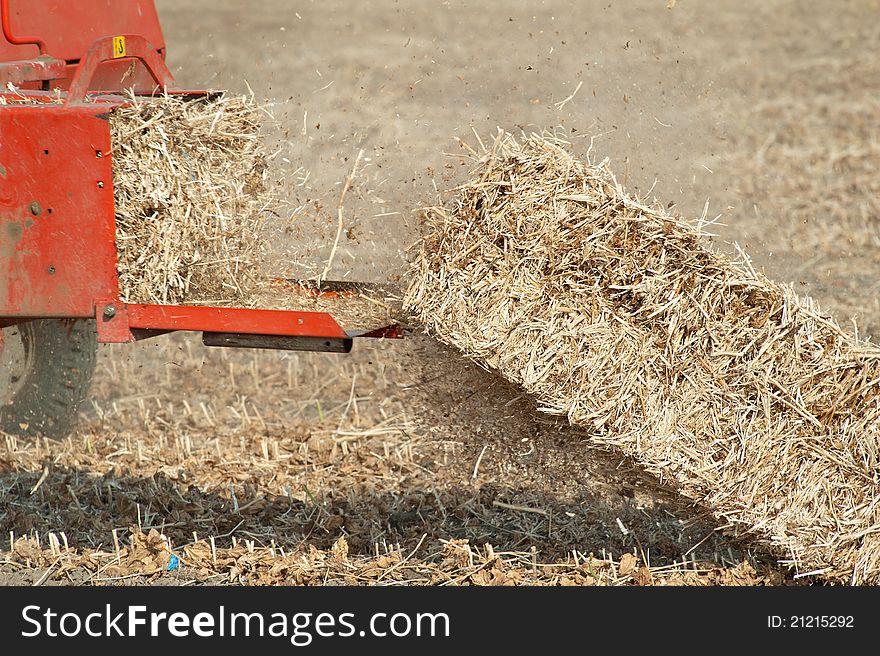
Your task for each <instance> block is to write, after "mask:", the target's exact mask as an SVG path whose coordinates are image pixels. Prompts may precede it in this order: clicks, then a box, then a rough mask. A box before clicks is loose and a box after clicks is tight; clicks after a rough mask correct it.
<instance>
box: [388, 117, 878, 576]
mask: <svg viewBox="0 0 880 656" xmlns="http://www.w3.org/2000/svg"><path fill="white" fill-rule="evenodd" d="M566 146H567V144H565V143H564V142H562V141H560V140H557V139H555V138H553V137H551V136H535V135H533V136H531V137H528V138H525V139H524V140H523V141H522V142H521V143H520V142H518V141H517V140H515V139H514V138H513V137H512V136H510V135H507V134H499V136H498V137H497V138H496V140H495V141H494V144H492V145H491V147H490V148H489V149H484V152H482V153H481V154H477V153H475V156H476V157H477V158H478V163H477V165H476V167H475V169H474V170H473V173H472V176H471V178H470V180H469V182H467V184H465V185H463V186H462V187H460V188H458V189H457V190H456V193H455V195H454V198H452V199H451V200H450V201H449V202H447V203H446V204H445V205H443V206H441V207H434V208H431V209H429V210H427V212H426V224H427V225H426V236H425V237H424V239H423V241H422V243H421V246H420V248H419V249H418V251H417V253H416V256H415V260H414V264H413V282H412V284H411V286H410V288H409V289H408V292H407V295H406V299H405V305H406V306H407V307H408V308H410V309H411V310H412V311H414V313H415V314H417V316H418V318H419V319H420V320H421V321H422V322H423V323H424V324H425V325H426V326H427V328H428V330H429V331H430V332H431V333H433V334H434V335H436V336H437V337H439V338H440V339H441V340H442V341H444V342H446V343H449V344H451V345H453V346H456V347H458V348H459V349H461V350H462V351H463V352H464V353H465V354H467V355H468V356H470V357H471V358H473V359H474V360H476V361H478V362H480V363H483V364H484V365H487V366H489V367H491V368H494V369H495V370H497V371H498V372H499V373H500V374H501V375H503V376H504V377H506V378H507V379H509V380H510V381H513V382H514V383H517V384H519V385H520V386H522V387H523V388H524V389H525V390H527V391H528V392H530V393H532V394H533V395H534V396H535V397H536V399H537V401H538V404H539V406H540V407H541V409H542V410H543V411H545V412H548V413H551V414H556V415H564V416H566V417H567V418H568V419H569V421H570V422H571V423H572V424H576V425H579V426H582V427H585V428H587V429H590V430H591V431H592V432H593V434H594V440H595V442H597V443H599V444H602V445H606V446H610V447H614V448H616V449H618V450H619V451H621V452H623V453H625V454H627V455H629V456H632V457H633V458H634V459H635V460H636V461H637V462H639V463H640V464H641V465H642V466H644V467H645V468H646V469H647V470H649V471H651V472H653V473H655V474H657V475H659V476H660V477H661V479H665V480H670V481H672V482H674V483H675V484H676V486H677V487H678V488H679V490H680V491H681V492H682V493H683V494H685V495H687V496H689V497H691V498H693V499H696V500H699V501H701V502H702V503H704V504H705V505H706V506H707V507H709V508H710V509H712V511H713V512H714V513H715V514H716V515H717V516H718V517H719V518H721V519H722V520H723V521H725V522H730V523H731V524H733V525H735V526H738V527H740V528H744V529H745V530H746V531H748V532H751V533H752V534H753V535H754V536H755V537H756V538H758V539H759V540H761V541H763V542H764V543H766V544H769V545H770V546H771V548H773V549H775V550H776V552H777V554H779V556H780V557H781V558H782V559H783V562H786V563H787V564H789V565H791V566H793V567H794V568H795V569H796V571H797V572H798V573H799V574H800V575H808V574H810V575H816V576H820V577H823V578H825V579H826V580H833V581H838V580H843V581H847V582H855V583H868V582H870V583H877V582H880V485H878V471H880V448H878V443H880V439H878V438H880V399H878V384H880V349H878V348H877V347H876V346H874V345H871V344H869V343H866V342H864V341H861V340H859V339H858V338H857V337H854V336H852V335H850V334H849V333H847V332H845V331H843V330H842V329H841V328H840V327H839V326H838V324H837V323H836V322H835V321H834V320H833V319H832V318H830V317H828V316H825V315H823V314H822V313H821V312H820V311H819V309H818V308H817V307H816V305H815V303H814V302H812V301H811V300H810V299H808V298H799V297H798V296H797V295H796V294H795V293H794V292H793V291H792V290H791V289H790V288H789V287H787V286H785V285H780V284H777V283H774V282H772V281H770V280H768V279H767V278H765V277H764V276H763V275H761V274H760V273H758V272H756V271H755V270H754V269H753V268H752V267H751V265H750V264H749V262H748V259H747V258H746V257H745V256H743V257H742V258H740V260H738V261H734V260H731V259H730V258H728V257H725V256H724V255H722V254H719V253H717V252H716V251H715V250H713V249H712V248H711V246H710V245H709V244H708V243H707V241H705V239H704V235H703V234H702V233H701V230H700V227H699V226H695V225H691V224H690V223H688V222H686V221H684V220H683V219H681V218H680V217H678V216H674V215H671V214H669V213H667V212H666V211H664V210H663V209H660V208H658V207H650V206H648V205H646V204H645V203H644V202H641V201H640V200H639V199H637V198H634V197H633V196H631V195H628V194H627V193H626V192H625V191H624V190H623V189H622V187H621V186H620V185H619V184H618V183H617V181H616V180H615V178H614V176H613V174H612V173H611V171H610V170H609V168H608V164H607V160H606V161H603V162H601V163H599V164H593V163H591V162H590V161H581V160H579V159H576V158H575V157H573V156H572V155H571V154H570V153H569V152H568V150H567V148H566Z"/></svg>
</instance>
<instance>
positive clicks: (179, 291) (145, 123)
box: [111, 95, 277, 304]
mask: <svg viewBox="0 0 880 656" xmlns="http://www.w3.org/2000/svg"><path fill="white" fill-rule="evenodd" d="M264 116H266V114H264V112H263V110H262V108H261V107H260V106H259V105H258V104H257V103H256V102H255V101H254V99H253V98H252V97H248V96H225V95H223V96H218V97H210V98H206V99H200V100H195V101H187V100H183V99H181V98H178V97H175V96H171V95H163V96H159V97H156V98H154V99H152V100H150V101H145V102H136V103H132V104H131V105H128V106H124V107H120V108H118V109H116V110H114V112H113V114H112V117H111V133H112V139H113V153H112V155H113V184H114V198H115V201H116V241H117V250H118V253H119V285H120V290H121V294H122V299H123V300H124V301H126V302H129V303H163V304H173V303H182V302H186V303H199V304H224V303H233V302H236V301H242V300H246V299H247V298H248V294H249V293H248V288H249V286H250V285H252V284H253V283H254V280H255V279H256V277H255V274H254V264H255V263H256V262H258V260H259V258H260V255H261V253H262V250H263V247H262V243H261V239H260V236H259V235H260V227H261V225H262V224H263V221H264V219H265V217H266V216H267V215H268V214H270V213H271V212H272V211H273V210H274V209H275V206H276V203H277V199H275V198H274V197H273V194H272V193H271V192H270V189H269V187H270V185H269V180H268V177H269V176H268V171H267V154H266V149H265V144H264V142H263V140H262V138H261V135H260V127H261V123H262V120H263V118H264Z"/></svg>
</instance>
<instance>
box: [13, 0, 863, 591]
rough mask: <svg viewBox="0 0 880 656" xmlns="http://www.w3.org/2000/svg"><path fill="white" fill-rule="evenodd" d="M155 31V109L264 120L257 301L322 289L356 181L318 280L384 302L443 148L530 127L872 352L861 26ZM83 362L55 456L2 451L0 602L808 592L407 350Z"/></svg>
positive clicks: (483, 381)
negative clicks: (432, 587) (436, 587)
mask: <svg viewBox="0 0 880 656" xmlns="http://www.w3.org/2000/svg"><path fill="white" fill-rule="evenodd" d="M157 5H158V8H159V12H160V15H161V18H162V20H163V24H164V27H165V31H166V38H167V42H168V53H169V55H168V60H169V63H170V65H171V69H172V71H173V72H174V74H175V75H176V76H177V79H178V81H179V82H180V83H181V85H183V86H185V87H192V88H203V87H213V88H229V89H231V90H234V91H237V92H244V91H247V89H248V85H249V87H250V88H251V89H253V91H254V93H255V94H257V95H258V96H265V97H269V98H272V99H274V100H275V101H276V102H275V104H274V106H273V108H272V110H271V111H272V112H273V114H274V115H275V117H276V119H277V127H276V128H275V130H274V132H273V133H272V135H271V137H272V138H273V139H275V140H280V146H283V148H284V152H283V154H282V155H281V156H280V157H279V159H278V162H279V166H280V165H281V163H282V162H283V160H282V159H281V157H284V158H286V159H287V160H288V162H289V164H288V163H285V166H288V167H289V170H288V171H287V172H286V176H287V183H288V184H287V186H286V187H285V189H286V193H288V195H289V198H290V213H289V214H288V215H286V216H282V217H277V221H276V222H275V223H273V225H272V226H271V228H270V232H271V236H272V243H273V250H272V252H271V253H270V254H269V256H268V257H267V264H266V273H267V274H268V275H273V276H274V275H278V276H286V277H302V276H304V275H309V274H314V273H315V272H319V271H321V270H322V268H323V267H324V265H325V263H326V261H327V259H328V256H329V254H330V250H331V247H332V243H333V239H334V236H335V234H336V230H337V202H338V198H339V195H340V191H341V189H342V185H343V183H344V180H345V179H346V177H347V176H349V175H350V174H351V172H352V169H353V166H354V162H355V160H356V159H357V158H358V154H359V152H360V151H363V153H362V156H361V161H360V162H359V170H358V172H357V175H356V176H355V180H354V186H353V188H352V190H351V192H350V193H349V195H348V197H347V199H346V204H345V213H344V219H345V225H344V228H345V230H344V233H343V236H342V238H341V240H340V244H339V248H338V253H337V254H336V256H335V258H334V261H333V267H332V268H331V271H330V277H331V278H342V279H349V280H356V279H364V280H370V281H373V282H388V281H389V280H390V281H391V282H393V283H400V282H405V279H401V276H402V274H403V272H404V271H405V260H404V251H405V249H406V248H407V246H408V245H409V244H410V243H411V242H412V241H413V240H414V239H416V236H417V232H418V212H417V210H418V208H419V207H421V206H423V205H424V204H427V203H430V202H432V201H433V199H434V198H435V197H436V193H435V187H434V185H435V184H436V185H437V187H438V188H439V187H444V186H451V185H454V184H455V181H456V180H457V179H460V177H461V175H462V167H461V159H460V156H458V155H459V154H460V153H461V146H460V145H459V143H458V142H457V141H456V138H461V139H464V140H466V141H468V142H469V143H474V142H475V141H476V139H477V136H476V135H479V136H481V137H483V138H485V137H486V136H488V135H490V134H492V133H493V132H494V131H495V129H496V127H501V128H504V129H508V130H514V131H515V130H519V129H523V130H526V131H531V130H541V129H544V128H552V127H558V128H559V129H560V130H564V131H565V132H566V134H568V135H569V138H570V139H571V140H572V142H573V144H574V148H575V150H576V151H577V152H579V153H582V154H584V153H586V152H587V151H588V149H590V148H592V153H593V156H598V157H600V158H601V157H605V156H608V157H610V158H611V159H612V162H613V163H612V167H613V168H614V169H615V171H617V172H618V174H619V177H620V179H621V180H623V181H625V183H626V184H627V185H628V186H630V187H633V188H637V189H639V190H641V191H642V192H645V193H647V192H649V191H650V194H651V195H652V196H655V197H657V198H658V199H662V202H663V203H664V204H666V203H667V202H670V203H675V204H676V205H677V208H678V210H679V211H680V212H682V213H683V214H684V215H686V216H700V215H702V214H703V213H704V211H705V212H706V216H707V218H708V219H712V218H714V217H716V216H718V215H720V218H719V219H718V222H717V223H718V225H717V233H718V235H719V237H718V239H717V244H718V246H719V248H722V249H731V248H732V246H730V244H729V242H732V241H737V242H739V243H740V244H741V245H742V246H743V248H744V249H745V250H746V251H747V252H749V253H750V254H751V255H752V257H753V260H754V262H755V264H756V265H758V266H759V267H762V268H763V269H764V270H765V272H766V273H767V274H768V275H769V276H771V277H773V278H775V279H777V280H781V281H784V282H793V283H794V284H795V285H796V287H797V289H798V290H799V291H801V292H803V293H807V294H811V295H813V296H815V297H816V298H817V299H818V300H819V301H820V303H821V304H822V305H823V306H824V307H825V308H826V309H828V310H830V311H832V312H834V313H835V314H837V316H838V317H839V318H840V319H841V321H842V322H846V321H849V320H850V319H853V320H854V321H855V322H856V323H855V325H857V329H858V330H859V333H860V334H865V335H871V334H876V333H878V329H880V302H878V300H877V299H878V290H880V258H878V257H877V248H878V246H880V229H878V225H880V213H878V209H880V201H878V198H880V121H878V117H880V100H878V98H880V94H878V85H880V75H878V73H880V63H878V62H880V21H878V20H877V19H878V17H880V3H878V2H876V1H873V2H872V1H871V0H862V1H858V2H857V1H854V0H853V1H847V0H841V1H840V2H837V3H835V5H834V9H833V11H832V10H827V11H816V10H815V8H811V7H808V6H807V3H802V2H795V1H792V0H773V1H768V2H764V3H760V4H758V3H741V2H735V1H732V0H719V1H718V2H713V3H697V2H693V1H689V0H680V1H679V2H677V3H675V6H674V7H673V8H672V9H668V8H667V3H666V2H663V1H662V0H641V1H637V2H635V1H634V2H620V1H617V2H614V1H611V0H605V1H604V2H585V1H581V2H563V1H559V2H540V3H539V2H522V3H516V4H515V6H514V5H513V4H512V3H506V2H500V1H499V2H479V3H478V2H458V1H448V2H443V3H432V4H430V5H427V4H426V5H419V6H418V7H416V6H415V5H412V6H411V5H409V4H406V3H400V2H391V1H390V0H389V1H384V0H383V1H379V2H370V3H348V2H341V1H334V0H330V1H327V2H303V3H296V4H292V3H288V2H283V1H282V0H267V1H266V2H261V3H248V4H246V5H245V4H244V3H240V2H233V1H232V0H221V1H217V0H211V1H208V0H193V1H192V2H187V3H179V2H171V0H159V1H158V2H157ZM475 133H476V134H475ZM280 146H279V147H280ZM854 329H856V328H854ZM99 355H100V363H99V373H98V375H97V377H96V380H95V383H94V388H93V391H92V402H91V405H90V407H88V408H86V409H85V410H86V411H85V412H84V417H83V423H82V426H81V428H80V429H79V430H78V431H77V433H76V434H74V435H73V436H71V438H70V439H69V440H67V441H65V442H62V443H48V442H40V443H36V444H25V443H22V442H21V441H18V440H14V439H11V438H9V439H7V440H6V443H5V444H0V494H2V498H3V503H2V505H0V536H3V538H2V542H0V583H18V584H31V583H40V584H46V585H48V584H61V583H78V584H82V583H92V584H115V583H120V582H121V583H129V584H131V583H152V584H163V583H164V584H187V583H224V584H225V583H308V584H334V583H382V584H384V583H397V584H408V583H409V584H412V583H436V584H517V583H540V584H595V583H599V584H602V583H610V584H632V583H635V584H650V583H654V584H664V583H673V584H693V585H697V584H792V583H802V582H805V581H804V579H795V578H794V573H793V572H790V571H787V570H783V569H781V568H779V567H778V566H777V565H776V564H775V557H774V556H773V555H770V554H766V553H761V552H756V551H755V550H754V549H753V548H751V547H750V544H749V542H748V539H747V537H748V536H742V535H736V534H735V533H734V532H732V531H731V530H730V528H729V527H724V526H719V525H718V524H717V522H714V521H713V520H712V519H711V517H710V515H709V513H708V512H706V511H705V509H702V508H695V507H692V506H690V505H688V504H687V503H685V502H683V501H682V500H681V499H680V498H679V497H678V496H677V495H676V494H675V491H674V490H671V489H669V488H668V486H667V485H666V484H665V483H664V482H663V481H658V480H654V479H652V478H651V477H649V476H646V475H645V474H643V473H641V472H639V471H638V470H636V469H634V468H633V467H632V466H631V464H630V463H628V462H626V461H625V460H623V459H621V458H620V457H618V456H616V455H614V454H613V453H606V452H604V451H601V450H598V449H596V448H594V447H592V446H591V444H590V436H589V434H585V433H583V432H578V431H575V430H573V429H571V428H570V427H567V426H565V425H563V424H561V423H560V422H557V421H554V420H551V419H549V418H546V417H542V416H540V415H539V414H538V413H537V412H536V411H535V408H534V404H533V402H532V401H531V400H530V399H528V398H525V397H523V396H522V395H521V394H520V393H519V392H518V391H517V390H516V389H513V388H511V387H510V386H508V385H507V384H506V383H504V382H503V381H501V380H499V379H498V378H496V377H494V376H492V375H490V374H489V373H487V372H485V371H483V370H481V369H480V368H478V367H477V366H475V365H474V364H473V363H470V362H468V361H465V360H464V359H463V358H462V357H461V356H459V355H458V354H457V353H455V352H452V351H450V350H448V349H446V348H444V347H442V346H440V345H438V344H437V343H436V342H434V341H433V340H431V339H429V338H427V337H425V336H423V335H421V334H419V333H418V332H416V333H414V334H413V335H411V336H410V337H409V338H408V339H406V340H403V341H382V342H364V343H359V344H357V345H356V346H355V351H354V352H353V353H352V354H351V355H350V356H336V355H328V354H305V353H276V352H255V351H228V350H222V349H207V348H205V347H203V346H202V345H201V344H200V342H199V341H198V339H196V338H194V337H192V336H181V335H174V336H168V337H162V338H157V339H154V340H152V341H149V342H145V343H142V344H138V345H135V346H125V347H108V348H103V349H102V350H101V352H100V354H99ZM153 531H155V532H153ZM163 536H164V537H163ZM172 552H173V553H174V554H175V555H177V556H178V557H179V558H180V562H181V565H180V567H179V568H178V569H176V570H174V571H167V567H168V563H169V562H170V554H171V553H172Z"/></svg>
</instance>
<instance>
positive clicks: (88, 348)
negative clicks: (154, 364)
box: [0, 0, 400, 438]
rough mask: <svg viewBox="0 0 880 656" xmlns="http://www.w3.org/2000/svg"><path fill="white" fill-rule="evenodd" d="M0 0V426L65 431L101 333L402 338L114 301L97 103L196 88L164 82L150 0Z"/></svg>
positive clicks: (247, 342)
mask: <svg viewBox="0 0 880 656" xmlns="http://www.w3.org/2000/svg"><path fill="white" fill-rule="evenodd" d="M0 9H2V15H0V20H2V29H3V35H2V37H0V96H5V97H6V98H10V97H11V96H12V95H14V96H15V98H16V102H14V103H12V102H9V103H5V104H2V105H0V328H2V330H0V431H3V432H7V433H13V434H19V435H45V436H49V437H56V438H57V437H63V436H64V435H65V434H67V433H68V432H69V431H70V429H71V427H72V425H73V422H74V421H75V418H76V416H77V413H78V410H77V408H78V405H79V404H80V402H81V401H82V400H83V398H84V397H85V396H86V394H87V392H88V388H89V383H90V380H91V377H92V373H93V371H94V368H95V359H96V350H97V344H98V343H101V342H103V343H114V342H116V343H121V342H132V341H135V340H140V339H144V338H148V337H153V336H155V335H160V334H164V333H169V332H174V331H197V332H201V333H202V335H203V341H204V343H205V344H207V345H211V346H240V347H254V348H277V349H288V350H306V351H333V352H348V351H349V350H350V349H351V345H352V338H353V337H359V336H364V337H389V338H394V337H399V336H400V331H399V329H398V328H397V327H396V326H394V325H389V326H381V327H371V328H369V329H365V330H360V331H357V332H352V331H346V330H344V329H343V328H342V327H341V326H340V324H339V323H338V322H337V321H336V320H335V319H334V318H333V316H332V315H330V314H327V313H323V312H295V311H273V310H259V309H256V310H254V309H242V308H226V307H221V308H218V307H199V306H167V305H135V304H126V303H124V302H122V301H121V300H120V292H119V285H118V279H117V251H116V244H115V234H116V233H115V214H114V196H113V176H112V155H111V153H112V148H111V145H112V144H111V136H110V121H109V114H110V112H111V111H112V109H113V108H114V107H116V106H119V105H122V104H125V103H128V102H132V100H131V96H130V95H123V92H124V91H126V92H127V91H128V90H131V91H133V92H134V94H135V98H136V99H137V100H136V102H149V101H150V97H151V96H152V95H154V94H157V93H174V94H181V95H183V96H185V97H192V98H199V97H203V96H204V95H205V94H206V93H207V92H205V91H190V90H182V89H179V88H177V86H176V85H175V82H174V79H173V77H172V75H171V73H170V72H169V70H168V67H167V66H166V64H165V42H164V38H163V34H162V29H161V27H160V24H159V19H158V16H157V12H156V9H155V6H154V4H153V0H76V1H75V2H63V1H61V0H0ZM59 90H60V96H59ZM23 98H24V100H22V99H23ZM322 289H324V290H325V291H322V292H318V293H320V294H325V295H328V296H330V295H334V296H339V295H341V296H344V295H346V294H347V293H349V291H347V290H346V287H345V286H340V285H337V286H335V287H333V286H331V287H330V288H328V287H323V288H322ZM328 289H330V291H327V290H328ZM291 293H295V292H294V291H291ZM351 293H354V292H351Z"/></svg>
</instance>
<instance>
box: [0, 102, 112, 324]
mask: <svg viewBox="0 0 880 656" xmlns="http://www.w3.org/2000/svg"><path fill="white" fill-rule="evenodd" d="M106 112H107V107H106V106H99V105H92V106H82V107H76V108H71V107H61V106H57V105H42V106H29V105H9V106H4V107H0V316H4V317H16V316H18V317H90V316H94V302H95V299H98V298H116V297H118V285H117V278H116V239H115V219H114V210H113V180H112V175H111V158H110V156H109V150H110V129H109V122H108V120H107V118H106V117H107V114H106ZM102 116H103V118H102ZM99 151H100V153H101V155H102V156H101V157H98V156H97V152H99ZM99 182H100V183H101V185H100V186H99Z"/></svg>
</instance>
